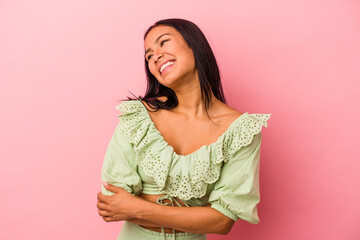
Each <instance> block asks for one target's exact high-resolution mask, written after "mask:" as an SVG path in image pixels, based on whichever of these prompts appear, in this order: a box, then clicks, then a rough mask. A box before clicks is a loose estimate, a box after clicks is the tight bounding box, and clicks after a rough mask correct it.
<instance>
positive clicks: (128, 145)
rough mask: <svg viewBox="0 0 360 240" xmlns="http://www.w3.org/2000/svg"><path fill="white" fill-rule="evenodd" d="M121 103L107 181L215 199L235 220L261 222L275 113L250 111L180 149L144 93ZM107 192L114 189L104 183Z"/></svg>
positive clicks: (191, 201) (190, 200)
mask: <svg viewBox="0 0 360 240" xmlns="http://www.w3.org/2000/svg"><path fill="white" fill-rule="evenodd" d="M116 109H118V110H120V111H121V112H122V113H121V114H120V115H119V116H118V117H119V118H120V121H119V123H118V124H117V127H116V129H115V132H114V134H113V136H112V138H111V140H110V142H109V144H108V148H107V150H106V153H105V158H104V162H103V167H102V174H101V177H102V180H103V181H105V182H107V183H110V184H112V185H114V186H118V187H121V188H123V189H125V190H126V191H128V192H130V193H132V194H133V195H138V194H140V193H141V192H142V193H145V194H152V195H158V194H167V195H168V196H171V197H174V198H175V197H176V198H178V199H181V200H182V201H183V202H184V203H185V204H187V205H189V206H205V205H206V204H208V203H210V204H211V207H212V208H214V209H216V210H218V211H219V212H221V213H222V214H224V215H225V216H227V217H229V218H231V219H233V220H234V221H237V220H238V219H243V220H245V221H248V222H250V223H258V222H259V217H258V212H257V204H258V203H259V201H260V189H259V160H260V143H261V138H262V136H261V129H262V127H263V126H265V127H267V120H268V119H269V118H270V116H271V114H249V113H247V112H245V113H243V114H242V115H241V116H239V117H238V118H237V119H236V120H235V121H233V122H232V123H231V125H230V126H229V127H228V129H227V130H226V131H225V132H224V133H223V134H222V135H221V136H220V137H219V138H218V139H217V141H216V142H213V143H212V144H210V145H203V146H202V147H201V148H199V149H198V150H196V151H195V152H193V153H190V154H188V155H178V154H177V153H175V151H174V149H173V147H172V146H170V145H169V144H168V143H167V142H166V141H165V139H164V137H163V136H162V135H161V133H160V132H159V131H158V130H157V129H156V127H155V124H154V122H153V121H152V120H151V118H150V115H149V114H148V112H147V109H146V107H145V106H144V104H143V103H142V101H141V100H140V99H137V100H128V101H122V102H121V104H120V105H118V106H116ZM102 192H103V194H106V195H111V194H113V193H112V192H109V191H107V190H106V189H105V188H104V187H102Z"/></svg>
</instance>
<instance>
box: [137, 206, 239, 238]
mask: <svg viewBox="0 0 360 240" xmlns="http://www.w3.org/2000/svg"><path fill="white" fill-rule="evenodd" d="M135 221H137V222H140V223H142V221H146V222H148V221H150V222H151V223H155V224H158V225H161V226H163V227H164V226H165V227H168V228H174V229H177V230H180V231H184V232H189V233H215V234H227V233H228V232H229V231H230V230H231V228H232V226H233V224H234V221H233V220H232V219H230V218H228V217H226V216H225V215H223V214H222V213H220V212H219V211H217V210H215V209H213V208H210V204H208V205H206V206H204V207H172V206H164V205H159V204H156V203H152V202H146V203H144V204H143V205H142V206H141V208H139V209H138V212H137V213H136V218H135Z"/></svg>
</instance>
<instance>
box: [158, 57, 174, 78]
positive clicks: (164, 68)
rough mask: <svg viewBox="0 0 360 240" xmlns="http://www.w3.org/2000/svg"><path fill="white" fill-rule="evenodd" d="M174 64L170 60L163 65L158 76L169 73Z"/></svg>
mask: <svg viewBox="0 0 360 240" xmlns="http://www.w3.org/2000/svg"><path fill="white" fill-rule="evenodd" d="M174 64H175V61H174V60H171V61H168V62H167V63H165V64H164V65H163V66H161V68H160V74H161V75H163V74H164V73H166V72H168V71H170V70H171V68H172V67H173V65H174Z"/></svg>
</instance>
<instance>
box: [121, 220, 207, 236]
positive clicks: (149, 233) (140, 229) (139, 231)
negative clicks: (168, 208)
mask: <svg viewBox="0 0 360 240" xmlns="http://www.w3.org/2000/svg"><path fill="white" fill-rule="evenodd" d="M124 224H126V225H127V227H128V228H129V229H131V230H132V231H134V232H136V233H137V236H138V239H153V240H155V239H156V240H159V239H176V240H200V239H201V240H203V239H206V235H205V234H201V233H187V232H181V233H162V232H155V231H151V230H149V229H146V228H143V227H141V226H139V225H137V224H135V223H131V222H125V223H124Z"/></svg>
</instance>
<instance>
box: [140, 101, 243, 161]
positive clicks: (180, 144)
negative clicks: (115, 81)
mask: <svg viewBox="0 0 360 240" xmlns="http://www.w3.org/2000/svg"><path fill="white" fill-rule="evenodd" d="M143 103H144V105H145V106H146V107H147V108H148V109H150V110H151V108H150V107H149V106H148V105H147V104H146V103H145V102H143ZM213 108H214V109H217V110H214V111H213V112H215V114H214V113H213V116H210V117H211V119H212V120H213V121H214V123H213V122H211V121H210V120H209V119H208V117H207V116H205V117H204V118H203V119H198V120H187V119H186V117H185V116H183V115H181V114H179V113H175V112H172V111H169V110H165V109H159V110H158V111H156V112H150V111H148V113H149V116H150V118H151V119H152V121H153V122H154V124H155V127H156V128H157V130H158V131H159V132H160V133H161V135H162V136H163V137H164V139H165V141H166V142H167V143H168V144H169V145H170V146H172V147H173V149H174V151H175V153H176V154H178V155H188V154H190V153H193V152H195V151H196V150H198V149H199V148H200V147H202V146H203V145H210V144H211V143H214V142H216V140H217V139H218V138H219V137H220V136H221V135H222V134H223V133H224V132H225V131H226V130H227V129H228V127H229V126H230V124H231V123H232V122H233V121H234V120H236V119H237V118H238V117H240V116H241V115H242V113H241V112H239V111H237V110H235V109H233V108H231V107H229V106H227V105H226V104H224V103H222V102H221V101H219V100H217V101H216V104H214V107H213Z"/></svg>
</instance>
